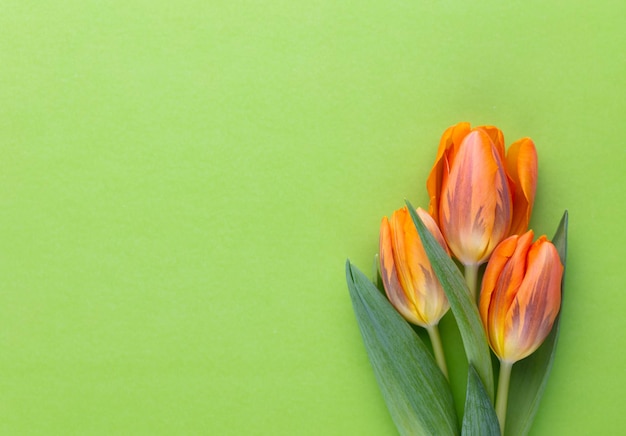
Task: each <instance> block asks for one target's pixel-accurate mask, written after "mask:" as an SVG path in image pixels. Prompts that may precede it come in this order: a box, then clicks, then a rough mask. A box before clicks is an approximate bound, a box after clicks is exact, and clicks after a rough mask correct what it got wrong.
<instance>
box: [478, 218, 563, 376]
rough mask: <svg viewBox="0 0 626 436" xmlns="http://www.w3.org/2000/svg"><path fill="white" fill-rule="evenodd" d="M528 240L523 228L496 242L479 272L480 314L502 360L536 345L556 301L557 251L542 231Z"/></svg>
mask: <svg viewBox="0 0 626 436" xmlns="http://www.w3.org/2000/svg"><path fill="white" fill-rule="evenodd" d="M532 240H533V231H532V230H529V231H528V232H526V233H524V234H523V235H521V236H517V235H515V236H511V237H509V238H507V239H505V240H504V241H502V242H501V243H500V244H499V245H498V246H497V247H496V249H495V250H494V252H493V254H492V256H491V259H490V260H489V263H488V264H487V269H486V270H485V275H484V277H483V284H482V289H481V293H480V301H479V311H480V316H481V318H482V321H483V325H484V326H485V330H486V332H487V337H488V339H489V344H490V345H491V348H492V349H493V351H494V353H496V355H497V356H498V357H499V358H500V360H501V361H502V362H506V363H508V364H512V363H514V362H517V361H518V360H520V359H523V358H524V357H526V356H528V355H530V354H531V353H532V352H534V351H535V350H536V349H537V348H538V347H539V345H541V343H542V342H543V341H544V339H545V338H546V336H547V335H548V333H550V330H551V329H552V325H553V323H554V320H555V318H556V316H557V314H558V312H559V308H560V306H561V279H562V276H563V265H562V264H561V261H560V258H559V254H558V252H557V250H556V248H555V247H554V245H553V244H552V243H551V242H550V241H548V240H547V239H546V237H545V236H541V237H540V238H539V239H538V240H537V241H535V242H534V243H533V242H532Z"/></svg>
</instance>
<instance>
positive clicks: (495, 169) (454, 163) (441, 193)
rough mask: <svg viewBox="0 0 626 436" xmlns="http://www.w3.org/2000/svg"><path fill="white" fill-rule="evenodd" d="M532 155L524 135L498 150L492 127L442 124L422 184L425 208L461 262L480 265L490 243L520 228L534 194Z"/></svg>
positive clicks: (524, 224) (498, 135) (534, 161)
mask: <svg viewBox="0 0 626 436" xmlns="http://www.w3.org/2000/svg"><path fill="white" fill-rule="evenodd" d="M536 183H537V154H536V151H535V146H534V144H533V142H532V140H530V139H529V138H523V139H521V140H519V141H517V142H515V143H514V144H512V145H511V147H510V148H509V151H508V153H506V154H505V150H504V137H503V135H502V132H501V131H500V130H499V129H497V128H495V127H492V126H481V127H476V128H474V129H471V128H470V125H469V123H459V124H457V125H455V126H452V127H450V128H449V129H447V130H446V131H445V132H444V134H443V136H442V138H441V142H440V144H439V150H438V152H437V157H436V159H435V164H434V166H433V168H432V170H431V173H430V175H429V177H428V181H427V183H426V186H427V189H428V193H429V195H430V207H429V212H430V214H431V215H432V216H433V218H434V219H435V222H437V223H438V225H439V227H440V228H441V232H442V234H443V236H444V238H445V240H446V242H447V244H448V247H449V248H450V250H451V251H452V253H453V254H454V255H455V256H456V258H457V259H459V261H460V262H461V263H463V264H464V265H480V264H482V263H484V262H486V261H487V260H488V259H489V256H490V255H491V253H492V252H493V250H494V249H495V247H496V245H498V243H500V242H501V241H502V240H503V239H505V238H506V237H508V236H509V235H512V234H518V233H522V232H524V231H526V229H527V227H528V222H529V219H530V214H531V211H532V206H533V202H534V198H535V188H536Z"/></svg>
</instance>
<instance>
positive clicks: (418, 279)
mask: <svg viewBox="0 0 626 436" xmlns="http://www.w3.org/2000/svg"><path fill="white" fill-rule="evenodd" d="M417 213H418V215H419V216H420V218H421V219H422V221H423V222H424V224H425V225H426V228H428V230H429V231H430V232H431V233H432V234H433V236H434V237H435V238H436V239H437V241H439V243H440V244H441V246H442V247H444V248H445V247H446V244H445V241H444V239H443V236H442V235H441V232H440V231H439V229H438V228H437V224H435V221H434V220H433V219H432V217H431V216H430V215H428V213H427V212H426V211H424V210H422V209H417ZM380 269H381V276H382V279H383V285H384V287H385V292H386V293H387V297H388V298H389V301H390V302H391V304H392V305H393V306H394V307H395V308H396V310H397V311H398V312H400V314H401V315H402V316H403V317H404V318H405V319H406V320H407V321H409V322H411V323H413V324H417V325H419V326H422V327H428V326H433V325H436V324H438V323H439V320H440V319H441V317H442V316H443V315H445V313H446V312H447V311H448V309H449V308H450V305H449V303H448V300H447V298H446V295H445V293H444V291H443V288H442V287H441V284H440V283H439V280H438V279H437V276H436V275H435V272H434V271H433V269H432V267H431V265H430V261H429V260H428V257H427V255H426V252H425V251H424V247H423V246H422V242H421V240H420V238H419V235H418V234H417V230H416V229H415V225H414V224H413V221H412V220H411V215H410V214H409V210H408V209H407V208H406V207H404V208H402V209H399V210H396V211H395V212H394V213H393V215H392V216H391V220H388V219H387V217H385V218H383V220H382V223H381V225H380Z"/></svg>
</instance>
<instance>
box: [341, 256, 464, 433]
mask: <svg viewBox="0 0 626 436" xmlns="http://www.w3.org/2000/svg"><path fill="white" fill-rule="evenodd" d="M346 280H347V282H348V290H349V291H350V298H351V300H352V305H353V307H354V312H355V315H356V318H357V321H358V324H359V329H360V330H361V335H362V337H363V342H364V343H365V348H366V349H367V354H368V356H369V359H370V362H371V364H372V366H373V368H374V374H375V375H376V380H377V381H378V386H379V387H380V390H381V391H382V394H383V397H384V399H385V402H386V404H387V408H388V409H389V412H390V414H391V417H392V419H393V421H394V423H395V425H396V427H397V428H398V431H399V432H400V433H401V434H403V435H415V434H438V435H456V434H458V423H457V417H456V412H455V410H454V403H453V399H452V392H451V391H450V386H449V385H448V382H447V381H446V379H445V377H444V376H443V374H442V373H441V371H440V370H439V368H438V367H437V364H436V363H435V360H434V359H433V357H432V355H431V354H430V352H429V351H428V348H427V347H426V346H425V345H424V343H423V342H422V341H421V340H420V338H419V337H418V336H417V334H416V333H415V332H414V331H413V329H412V328H411V327H410V326H409V324H408V323H407V322H406V321H405V320H404V319H403V318H402V317H401V316H400V314H398V312H396V310H395V309H394V308H393V307H392V306H391V304H390V303H389V302H388V301H387V299H386V298H385V297H384V296H383V295H382V294H381V293H380V291H379V290H378V289H377V288H376V287H375V286H374V284H373V283H372V282H370V281H369V279H368V278H367V277H366V276H365V275H364V274H363V273H362V272H361V271H359V269H358V268H356V267H355V266H353V265H351V264H350V262H347V263H346Z"/></svg>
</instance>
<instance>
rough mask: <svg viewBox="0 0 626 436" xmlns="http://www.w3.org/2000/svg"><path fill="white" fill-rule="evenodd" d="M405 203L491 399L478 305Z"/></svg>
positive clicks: (490, 371)
mask: <svg viewBox="0 0 626 436" xmlns="http://www.w3.org/2000/svg"><path fill="white" fill-rule="evenodd" d="M406 204H407V206H408V208H409V212H410V213H411V217H412V218H413V222H414V223H415V227H416V228H417V232H418V233H419V236H420V240H421V241H422V245H423V246H424V251H426V254H427V255H428V259H429V260H430V263H431V265H432V267H433V270H434V271H435V274H437V278H438V279H439V282H440V283H441V286H442V287H443V290H444V291H445V293H446V297H448V301H449V302H450V308H451V309H452V313H453V314H454V318H455V319H456V322H457V325H458V326H459V331H460V332H461V338H462V339H463V345H464V347H465V354H466V355H467V360H468V362H469V363H470V364H471V365H473V366H474V368H475V369H476V372H477V373H478V375H479V377H480V379H481V381H482V382H483V384H484V386H485V389H486V390H487V394H488V396H489V398H490V399H492V400H493V393H494V381H493V369H492V367H491V351H490V350H489V345H488V343H487V336H485V331H484V329H483V325H482V322H481V320H480V315H479V314H478V307H476V303H475V302H474V301H472V299H471V297H470V295H469V289H468V288H467V285H466V284H465V279H464V278H463V276H462V275H461V272H460V271H459V268H458V267H457V266H456V264H455V263H454V262H453V261H452V259H450V256H448V254H447V253H446V252H445V251H444V249H443V248H441V245H439V243H438V242H437V240H436V239H435V238H434V237H433V235H431V233H430V232H429V231H428V230H427V229H426V226H425V225H424V223H423V222H422V220H421V219H420V217H419V215H417V213H416V212H415V208H414V207H413V206H412V205H411V203H409V202H408V201H407V202H406Z"/></svg>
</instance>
